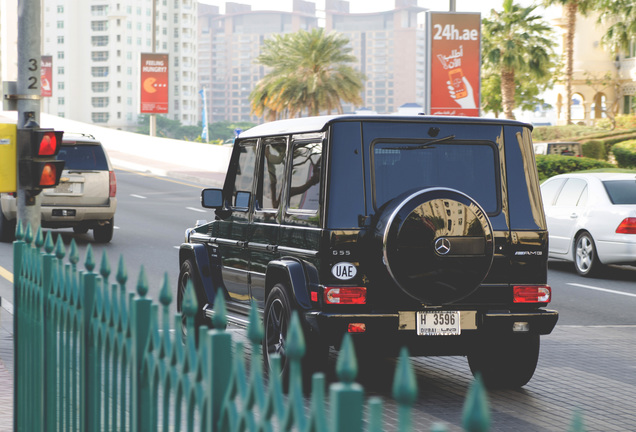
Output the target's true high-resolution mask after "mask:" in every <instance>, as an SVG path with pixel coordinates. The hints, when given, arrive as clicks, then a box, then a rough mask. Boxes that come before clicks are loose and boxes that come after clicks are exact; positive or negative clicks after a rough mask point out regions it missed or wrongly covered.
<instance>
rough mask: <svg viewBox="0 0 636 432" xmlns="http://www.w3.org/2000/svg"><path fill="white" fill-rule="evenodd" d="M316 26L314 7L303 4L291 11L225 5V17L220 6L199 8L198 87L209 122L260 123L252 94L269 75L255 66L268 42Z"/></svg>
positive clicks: (299, 2)
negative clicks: (257, 85)
mask: <svg viewBox="0 0 636 432" xmlns="http://www.w3.org/2000/svg"><path fill="white" fill-rule="evenodd" d="M317 26H318V18H317V17H316V6H315V4H314V3H312V2H307V1H303V0H294V3H293V11H292V12H281V11H267V10H266V11H252V10H251V6H249V5H244V4H238V3H226V5H225V14H220V13H219V10H218V8H217V7H215V6H209V5H203V4H199V41H198V42H199V85H200V86H201V88H203V89H204V91H206V92H207V103H208V116H209V121H210V122H218V121H224V120H227V121H253V122H257V121H259V119H258V118H257V117H255V116H254V115H252V114H251V107H250V100H249V95H250V92H251V91H252V89H253V88H254V87H255V86H256V83H257V82H258V81H259V80H260V79H261V78H263V77H264V76H265V73H266V71H265V68H264V67H263V66H261V65H259V64H258V63H256V62H255V60H256V57H258V55H259V54H260V50H261V46H262V45H263V41H264V40H265V39H266V38H268V37H271V36H272V35H273V34H281V33H292V32H296V31H298V30H310V29H312V28H316V27H317Z"/></svg>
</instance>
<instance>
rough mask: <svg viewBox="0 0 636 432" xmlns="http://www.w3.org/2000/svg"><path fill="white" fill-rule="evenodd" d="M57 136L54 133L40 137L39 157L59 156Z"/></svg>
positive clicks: (47, 133)
mask: <svg viewBox="0 0 636 432" xmlns="http://www.w3.org/2000/svg"><path fill="white" fill-rule="evenodd" d="M57 151H58V148H57V136H56V133H55V132H54V131H52V132H45V133H43V134H42V135H41V136H40V146H39V151H38V156H53V155H55V154H57Z"/></svg>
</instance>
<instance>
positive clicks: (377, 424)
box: [367, 396, 411, 432]
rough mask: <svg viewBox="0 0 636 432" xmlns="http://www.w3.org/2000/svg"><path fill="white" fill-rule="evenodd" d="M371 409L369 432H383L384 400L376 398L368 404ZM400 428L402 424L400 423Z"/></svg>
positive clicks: (371, 399) (370, 399)
mask: <svg viewBox="0 0 636 432" xmlns="http://www.w3.org/2000/svg"><path fill="white" fill-rule="evenodd" d="M367 406H368V408H369V421H368V423H369V429H368V431H367V432H382V431H383V430H384V428H383V427H382V426H383V425H382V398H380V397H377V396H374V397H372V398H369V401H368V402H367ZM400 426H402V424H401V423H400ZM399 430H403V431H410V430H411V429H404V428H400V429H399Z"/></svg>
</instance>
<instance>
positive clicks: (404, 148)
mask: <svg viewBox="0 0 636 432" xmlns="http://www.w3.org/2000/svg"><path fill="white" fill-rule="evenodd" d="M453 139H455V135H449V136H446V137H444V138H438V139H434V140H432V141H427V142H425V143H423V144H420V145H415V146H406V147H392V148H393V149H395V150H419V149H424V148H427V147H429V146H431V145H432V144H437V143H440V142H443V141H450V140H453Z"/></svg>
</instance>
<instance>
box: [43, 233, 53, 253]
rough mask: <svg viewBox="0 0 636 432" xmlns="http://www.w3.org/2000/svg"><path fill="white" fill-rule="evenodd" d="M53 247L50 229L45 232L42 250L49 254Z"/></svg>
mask: <svg viewBox="0 0 636 432" xmlns="http://www.w3.org/2000/svg"><path fill="white" fill-rule="evenodd" d="M54 248H55V245H54V244H53V235H52V234H51V231H49V232H47V233H46V240H45V241H44V251H45V252H46V253H47V254H50V253H52V252H53V249H54Z"/></svg>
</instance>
